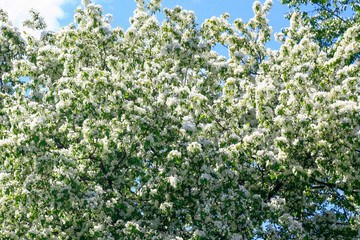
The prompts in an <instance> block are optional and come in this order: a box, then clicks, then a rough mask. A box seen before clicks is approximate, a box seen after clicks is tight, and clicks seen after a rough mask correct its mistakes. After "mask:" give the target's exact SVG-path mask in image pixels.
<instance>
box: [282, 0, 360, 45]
mask: <svg viewBox="0 0 360 240" xmlns="http://www.w3.org/2000/svg"><path fill="white" fill-rule="evenodd" d="M282 3H283V4H287V5H288V6H289V7H291V8H293V9H295V10H296V11H300V12H301V14H302V20H303V21H304V23H305V24H309V25H310V26H311V27H312V28H311V31H312V32H313V33H314V34H315V39H316V41H318V42H319V43H320V45H321V46H323V47H324V46H327V47H331V46H332V45H333V44H334V43H335V41H336V39H337V38H338V37H341V36H343V34H344V33H345V32H346V30H347V29H348V28H351V27H352V26H353V25H354V24H355V23H356V22H359V17H360V2H359V0H300V1H299V0H282ZM288 17H289V18H290V17H291V14H290V15H289V16H288Z"/></svg>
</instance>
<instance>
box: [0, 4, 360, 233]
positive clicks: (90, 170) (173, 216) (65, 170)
mask: <svg viewBox="0 0 360 240" xmlns="http://www.w3.org/2000/svg"><path fill="white" fill-rule="evenodd" d="M271 5H272V2H271V1H266V2H265V4H264V5H261V4H260V3H259V2H255V3H254V5H253V11H254V17H253V18H252V19H250V20H249V21H248V22H246V23H245V22H243V21H242V20H240V19H237V20H235V21H234V22H233V23H229V22H228V20H227V19H228V17H229V16H228V14H224V15H222V16H221V17H212V18H211V19H209V20H206V21H205V22H204V23H203V24H201V26H199V25H198V24H197V23H196V20H195V15H194V13H193V12H191V11H187V10H183V9H182V8H181V7H175V8H174V9H166V8H165V9H162V8H161V2H160V1H157V0H154V1H150V2H145V1H143V0H138V8H137V9H136V10H135V12H134V16H133V17H132V18H131V19H130V23H131V26H130V28H129V29H127V30H126V31H124V30H123V29H121V28H120V27H117V28H111V26H110V23H111V16H109V15H105V16H104V15H103V13H102V8H101V6H99V5H95V4H93V3H91V2H89V1H83V7H79V8H78V9H77V10H76V14H75V16H74V23H72V24H70V25H69V26H67V27H65V28H62V29H61V30H60V31H58V32H55V33H53V32H44V34H43V35H42V37H41V39H36V38H34V37H31V36H27V37H26V38H27V39H26V40H22V39H21V37H20V34H19V33H18V31H17V29H15V28H13V27H11V24H10V23H9V20H8V19H7V18H3V24H4V25H5V26H10V28H11V29H12V31H14V34H12V35H11V36H9V38H10V39H12V38H15V40H16V39H19V41H15V40H11V41H10V40H9V39H7V38H6V37H5V36H8V35H7V34H8V30H7V29H6V28H4V27H2V28H1V37H0V40H1V42H0V45H1V46H6V44H9V43H10V44H13V47H9V48H8V50H7V51H5V53H4V54H7V55H8V56H10V60H11V61H10V60H7V62H6V64H8V65H7V66H9V67H8V68H7V69H8V70H6V71H4V72H3V73H2V81H3V82H4V83H9V84H10V83H11V85H10V87H9V88H8V89H11V91H1V93H0V106H1V110H0V111H1V114H0V153H1V155H0V166H1V168H0V201H1V204H0V225H1V227H0V236H1V238H8V239H16V238H33V239H275V238H280V239H331V238H334V239H338V238H341V239H356V238H359V237H360V236H359V235H360V233H359V229H360V218H359V201H360V196H359V194H360V180H359V174H358V173H359V170H360V169H359V168H360V163H359V159H360V158H359V151H358V150H359V131H360V126H359V125H360V118H359V111H360V106H359V97H358V96H359V71H360V70H359V69H360V68H359V60H358V59H354V58H353V56H354V55H355V54H357V53H358V52H359V48H360V43H359V34H360V32H359V24H358V23H357V22H356V21H354V22H353V23H352V24H353V25H352V26H351V27H349V28H347V29H346V30H345V31H344V33H343V34H342V35H341V37H338V38H336V39H334V42H335V43H334V44H333V45H332V47H331V48H332V51H334V53H333V54H331V55H330V54H328V50H327V48H322V45H321V44H320V43H319V41H318V39H317V38H316V37H314V34H313V32H314V28H313V27H311V26H309V25H306V24H303V25H301V23H302V21H300V20H301V17H302V16H301V15H300V14H298V13H294V14H293V15H292V17H291V23H290V27H289V28H288V29H287V34H286V36H285V35H284V34H282V33H280V34H278V35H277V37H278V40H279V41H281V42H282V46H281V47H280V49H279V50H270V49H266V48H265V43H266V42H267V41H269V39H270V37H271V34H272V33H271V27H269V26H268V21H267V19H266V15H267V14H268V12H269V10H270V8H271ZM160 10H163V12H164V14H165V19H164V21H163V22H162V23H159V22H158V20H157V15H156V13H157V12H158V11H160ZM3 15H4V14H3ZM4 16H5V15H4ZM32 16H33V19H32V20H30V21H28V22H26V24H27V26H30V27H34V28H43V27H45V25H44V23H43V21H42V19H41V18H40V17H39V15H38V14H37V13H36V12H35V11H33V14H32ZM218 43H220V44H224V45H226V46H228V50H229V58H228V59H226V58H225V57H223V56H220V55H219V54H218V53H216V52H214V51H212V47H213V46H215V45H216V44H218ZM21 44H23V45H21ZM12 49H19V51H22V52H21V53H19V54H17V55H16V54H14V53H13V52H11V51H12ZM24 76H26V77H28V78H29V79H30V81H20V80H19V79H21V77H24Z"/></svg>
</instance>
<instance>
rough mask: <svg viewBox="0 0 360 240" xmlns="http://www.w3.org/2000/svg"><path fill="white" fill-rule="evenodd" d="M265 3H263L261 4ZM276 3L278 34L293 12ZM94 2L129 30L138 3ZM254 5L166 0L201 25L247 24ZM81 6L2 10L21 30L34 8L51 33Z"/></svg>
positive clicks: (56, 2) (39, 4)
mask: <svg viewBox="0 0 360 240" xmlns="http://www.w3.org/2000/svg"><path fill="white" fill-rule="evenodd" d="M264 1H265V0H260V2H261V3H264ZM273 1H274V6H273V9H272V10H271V12H270V15H269V16H268V18H269V21H270V25H271V26H272V27H273V29H274V32H279V31H280V30H281V28H283V27H286V26H288V24H289V23H288V21H287V20H285V18H284V14H285V13H287V12H288V11H289V10H288V8H287V7H286V6H283V5H282V4H281V3H280V1H279V0H273ZM93 2H95V3H96V4H100V5H102V6H103V8H104V13H111V14H113V16H114V22H113V24H112V26H113V27H115V26H121V27H122V28H124V29H127V28H128V27H129V17H131V16H132V14H133V11H134V10H135V8H136V3H135V1H134V0H95V1H93ZM253 2H254V1H253V0H163V3H162V5H163V7H169V8H172V7H174V6H176V5H180V6H182V7H183V8H185V9H188V10H193V11H194V12H195V15H196V16H197V19H198V23H200V24H201V23H202V22H203V21H204V20H205V19H208V18H211V17H212V16H220V15H221V14H223V13H225V12H227V13H229V14H230V16H231V17H230V21H231V22H232V21H233V20H234V19H236V18H242V19H243V20H244V21H246V20H248V19H249V18H251V17H253V12H252V4H253ZM79 5H81V0H31V1H29V0H10V1H9V0H0V7H2V8H4V9H5V10H6V11H8V12H9V15H10V18H11V20H12V21H13V23H14V24H15V25H17V26H20V25H21V22H22V21H23V20H25V18H26V16H28V14H27V12H28V10H29V9H30V8H34V9H37V10H38V11H40V13H41V15H42V16H44V17H45V20H46V22H47V23H48V26H49V29H51V30H55V31H56V30H58V29H59V28H60V27H62V26H66V25H68V24H69V23H71V22H72V21H73V15H74V11H75V9H76V8H77V6H79ZM19 6H20V7H19ZM268 47H271V48H278V47H279V44H278V43H276V42H275V41H274V40H272V41H271V43H270V44H268Z"/></svg>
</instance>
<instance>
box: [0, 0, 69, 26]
mask: <svg viewBox="0 0 360 240" xmlns="http://www.w3.org/2000/svg"><path fill="white" fill-rule="evenodd" d="M69 1H71V0H0V7H1V8H2V9H4V10H5V11H6V12H7V13H8V14H9V18H10V20H11V21H12V23H13V24H14V25H15V26H16V27H19V28H22V22H23V21H24V20H26V19H29V18H30V15H29V10H30V9H31V8H34V9H35V10H37V11H39V12H40V15H41V16H42V17H44V19H45V22H46V24H47V29H48V30H53V31H55V30H58V29H59V28H60V24H59V21H58V19H60V18H62V17H63V16H64V11H63V10H62V8H61V6H62V5H63V4H65V3H66V2H69Z"/></svg>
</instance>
